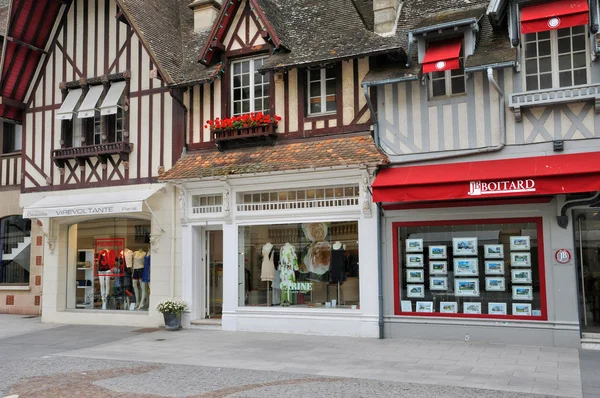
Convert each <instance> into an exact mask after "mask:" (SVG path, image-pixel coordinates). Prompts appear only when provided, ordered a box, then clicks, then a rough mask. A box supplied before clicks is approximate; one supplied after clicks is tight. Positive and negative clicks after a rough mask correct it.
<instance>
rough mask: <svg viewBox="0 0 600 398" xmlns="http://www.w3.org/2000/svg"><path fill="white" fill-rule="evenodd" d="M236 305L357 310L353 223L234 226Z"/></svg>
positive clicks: (355, 241) (356, 249) (356, 269)
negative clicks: (236, 242) (236, 236)
mask: <svg viewBox="0 0 600 398" xmlns="http://www.w3.org/2000/svg"><path fill="white" fill-rule="evenodd" d="M239 253H240V261H242V264H240V269H243V270H244V272H242V273H240V274H239V278H240V280H239V283H240V291H239V294H240V305H242V306H261V307H271V306H281V307H287V306H294V307H303V308H348V309H357V308H359V306H360V300H359V267H358V222H357V221H348V222H331V223H325V222H319V223H304V224H278V225H252V226H241V227H239Z"/></svg>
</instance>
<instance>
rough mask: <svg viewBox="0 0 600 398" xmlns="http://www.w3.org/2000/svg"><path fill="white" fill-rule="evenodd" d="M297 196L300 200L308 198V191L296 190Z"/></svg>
mask: <svg viewBox="0 0 600 398" xmlns="http://www.w3.org/2000/svg"><path fill="white" fill-rule="evenodd" d="M296 198H297V199H298V200H304V199H306V192H304V191H297V192H296Z"/></svg>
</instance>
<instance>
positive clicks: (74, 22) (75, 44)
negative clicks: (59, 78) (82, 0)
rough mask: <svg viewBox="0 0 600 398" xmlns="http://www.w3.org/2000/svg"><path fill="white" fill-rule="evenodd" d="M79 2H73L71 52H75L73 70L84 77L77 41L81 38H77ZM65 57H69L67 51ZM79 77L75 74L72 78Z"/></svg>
mask: <svg viewBox="0 0 600 398" xmlns="http://www.w3.org/2000/svg"><path fill="white" fill-rule="evenodd" d="M78 3H79V2H78V1H74V2H73V52H72V53H71V54H73V59H72V62H71V63H72V64H73V72H74V73H75V71H76V70H77V71H78V72H79V77H83V73H82V72H81V71H80V70H79V68H77V42H78V41H79V40H77V4H78ZM66 45H67V43H65V46H66ZM65 57H67V58H68V54H67V53H66V52H65ZM75 79H77V78H76V77H75V76H73V78H72V80H75Z"/></svg>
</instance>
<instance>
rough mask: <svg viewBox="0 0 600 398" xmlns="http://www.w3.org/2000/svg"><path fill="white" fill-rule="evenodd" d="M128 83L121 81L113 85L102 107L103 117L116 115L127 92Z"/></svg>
mask: <svg viewBox="0 0 600 398" xmlns="http://www.w3.org/2000/svg"><path fill="white" fill-rule="evenodd" d="M126 85H127V83H126V82H124V81H120V82H115V83H112V84H111V86H110V89H109V90H108V93H107V94H106V97H104V101H102V105H100V114H101V115H102V116H106V115H115V114H116V113H117V111H118V109H119V107H120V105H119V102H120V101H121V96H122V95H123V92H124V91H125V86H126Z"/></svg>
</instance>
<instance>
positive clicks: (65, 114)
mask: <svg viewBox="0 0 600 398" xmlns="http://www.w3.org/2000/svg"><path fill="white" fill-rule="evenodd" d="M82 93H83V91H82V90H81V89H80V88H76V89H74V90H71V91H69V94H67V98H65V100H64V101H63V103H62V105H61V106H60V109H59V110H58V111H57V112H56V118H57V119H59V120H71V119H73V113H75V107H76V106H77V103H78V102H79V99H80V98H81V94H82Z"/></svg>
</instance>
